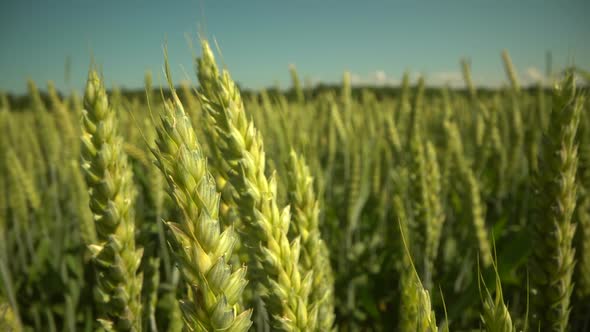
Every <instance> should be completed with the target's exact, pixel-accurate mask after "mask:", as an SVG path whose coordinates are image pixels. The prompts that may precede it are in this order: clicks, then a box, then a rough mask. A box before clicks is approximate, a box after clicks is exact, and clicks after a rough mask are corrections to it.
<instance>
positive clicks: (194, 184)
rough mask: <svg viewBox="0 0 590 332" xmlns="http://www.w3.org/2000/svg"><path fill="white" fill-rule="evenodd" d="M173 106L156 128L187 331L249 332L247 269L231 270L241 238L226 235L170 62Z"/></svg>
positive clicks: (166, 106) (167, 104)
mask: <svg viewBox="0 0 590 332" xmlns="http://www.w3.org/2000/svg"><path fill="white" fill-rule="evenodd" d="M166 77H167V80H168V83H169V86H170V90H171V92H172V100H169V101H166V102H165V103H164V112H163V113H162V114H161V115H160V117H161V123H160V125H158V128H157V139H156V146H157V148H156V149H153V153H154V155H155V157H156V160H157V163H156V164H157V166H158V168H159V169H160V171H161V172H162V173H163V175H164V176H165V178H166V180H167V182H168V193H169V194H170V196H171V197H172V199H173V200H174V202H175V203H176V207H177V208H178V209H179V210H180V212H181V213H180V214H179V219H178V220H174V221H172V222H168V223H167V225H168V227H169V229H170V232H171V234H172V236H173V239H174V242H175V243H176V244H177V245H175V246H173V250H174V251H173V253H174V256H175V258H176V261H177V264H178V266H179V268H180V270H181V273H182V276H183V278H184V280H185V282H186V284H187V286H188V287H189V289H190V296H189V297H188V298H185V299H183V300H182V302H181V303H182V309H183V316H184V320H185V326H186V328H188V329H189V330H191V331H236V332H238V331H247V330H248V329H249V328H250V325H251V324H252V322H251V320H250V317H251V315H252V311H251V310H242V309H241V308H240V305H239V302H240V301H241V298H242V292H243V290H244V288H245V287H246V284H247V281H246V278H245V276H246V266H242V267H240V268H238V269H233V268H232V266H231V265H229V260H230V258H231V257H232V251H233V248H234V245H235V244H236V242H237V241H238V235H237V233H236V232H235V231H234V229H233V227H228V228H226V229H225V230H222V229H221V224H220V222H219V197H220V196H219V193H217V191H216V185H215V181H214V179H213V177H212V176H211V174H210V173H209V171H208V169H207V161H206V159H205V157H204V156H203V154H202V152H201V146H200V144H199V141H198V140H197V137H196V134H195V132H194V130H193V128H192V125H191V122H190V119H189V117H188V116H187V114H186V113H185V111H184V108H183V106H182V104H181V102H180V100H179V98H178V96H177V94H176V91H175V90H174V86H173V85H172V80H171V77H170V70H169V67H168V61H167V59H166Z"/></svg>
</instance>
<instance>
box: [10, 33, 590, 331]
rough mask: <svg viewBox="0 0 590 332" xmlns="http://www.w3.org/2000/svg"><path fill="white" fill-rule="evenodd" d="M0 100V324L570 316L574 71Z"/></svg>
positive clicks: (589, 197)
mask: <svg viewBox="0 0 590 332" xmlns="http://www.w3.org/2000/svg"><path fill="white" fill-rule="evenodd" d="M502 59H503V61H504V64H505V70H506V73H507V75H506V76H507V79H506V82H507V84H506V85H504V86H503V87H501V88H497V89H485V90H483V89H479V88H478V87H477V86H474V84H473V83H472V79H471V73H470V71H471V69H470V65H469V64H468V63H467V62H465V61H464V62H462V70H463V75H464V80H465V85H466V89H451V88H445V87H443V88H439V87H429V86H428V81H427V80H425V79H423V78H420V79H418V80H417V81H411V80H410V78H409V75H407V74H406V75H405V76H404V79H403V82H402V84H401V86H400V87H399V89H394V90H392V91H390V92H388V93H384V92H383V91H381V90H376V89H372V88H370V87H355V86H352V84H351V77H350V74H347V73H345V74H344V75H343V79H342V82H341V85H340V86H339V87H333V88H326V89H323V90H318V89H315V90H312V89H309V88H306V87H304V86H303V85H302V84H301V83H300V81H299V78H298V74H297V71H296V70H295V68H294V67H292V68H291V77H292V81H293V84H292V88H291V89H290V90H262V91H254V92H253V91H249V92H247V93H245V92H244V93H242V92H241V91H240V89H239V88H238V86H237V85H236V83H235V82H234V80H233V79H232V77H231V75H230V73H229V72H228V71H227V70H226V69H225V68H224V67H222V66H219V65H218V62H217V61H216V59H215V55H214V52H213V51H212V48H211V47H210V45H209V43H208V42H207V41H206V40H201V51H200V52H199V55H198V56H197V57H196V58H195V68H196V72H195V75H196V78H197V79H198V85H197V86H190V85H188V84H186V83H185V84H180V85H176V84H175V80H174V79H175V78H173V77H171V74H170V66H174V65H175V64H173V63H169V61H168V58H167V54H166V52H164V55H163V61H162V62H163V64H164V66H163V67H164V71H163V73H162V74H159V73H158V75H157V77H158V78H160V80H159V81H160V82H164V83H162V84H161V85H163V86H157V85H155V84H154V83H153V81H155V80H154V79H153V78H152V74H151V73H147V74H146V76H145V92H144V93H141V94H128V93H125V92H124V91H121V90H118V89H112V90H107V87H106V86H105V83H104V82H105V81H107V82H108V78H105V77H102V74H101V72H100V71H99V70H97V67H96V66H91V68H90V70H89V74H88V79H87V84H86V88H85V91H84V95H83V96H80V95H78V94H76V93H71V94H67V95H63V94H60V93H59V92H58V91H57V90H56V89H55V87H54V85H53V83H51V82H49V83H47V86H46V89H42V90H43V91H40V89H39V88H38V87H37V85H36V83H35V82H33V81H29V82H28V89H29V92H28V96H27V98H26V100H25V102H22V101H21V102H16V101H15V99H14V98H9V97H8V96H7V95H5V94H3V95H2V96H1V98H0V280H1V282H0V330H2V331H431V332H434V331H490V332H500V331H501V332H504V331H506V332H508V331H589V330H590V114H589V113H588V112H589V111H590V107H589V106H590V102H589V101H588V99H587V98H586V94H587V93H586V88H585V82H586V83H587V82H588V81H584V77H583V76H581V75H583V74H584V73H574V71H573V70H566V71H564V72H563V73H561V74H558V75H557V74H556V75H554V76H553V77H552V78H551V79H552V80H551V82H539V84H537V85H536V86H534V87H523V86H521V84H520V82H519V77H518V76H517V74H516V73H517V70H516V69H515V68H514V66H513V64H512V62H511V60H510V56H509V55H508V53H507V52H503V53H502Z"/></svg>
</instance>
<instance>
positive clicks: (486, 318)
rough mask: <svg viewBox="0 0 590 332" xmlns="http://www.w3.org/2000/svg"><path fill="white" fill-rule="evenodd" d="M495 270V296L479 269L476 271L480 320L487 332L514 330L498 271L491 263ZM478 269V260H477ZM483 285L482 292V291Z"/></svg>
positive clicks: (495, 265) (495, 264)
mask: <svg viewBox="0 0 590 332" xmlns="http://www.w3.org/2000/svg"><path fill="white" fill-rule="evenodd" d="M492 265H493V267H494V272H495V296H494V297H492V294H491V292H490V290H489V289H488V287H487V286H486V285H485V282H484V278H483V275H482V274H481V271H478V275H479V276H478V278H479V279H478V287H479V293H480V298H481V301H482V304H483V312H482V313H481V321H482V322H483V324H484V326H485V331H487V332H516V328H515V327H514V324H513V323H512V317H511V316H510V312H509V311H508V307H507V306H506V304H505V303H504V295H503V294H502V282H501V280H500V275H499V273H498V267H497V263H496V262H493V263H492ZM478 270H479V261H478ZM482 285H483V291H484V292H483V293H482Z"/></svg>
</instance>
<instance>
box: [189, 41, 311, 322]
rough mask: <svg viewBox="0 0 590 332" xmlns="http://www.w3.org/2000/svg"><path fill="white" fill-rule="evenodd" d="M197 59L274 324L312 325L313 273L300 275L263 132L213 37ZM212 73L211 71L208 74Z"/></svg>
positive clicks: (256, 279)
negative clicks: (268, 168)
mask: <svg viewBox="0 0 590 332" xmlns="http://www.w3.org/2000/svg"><path fill="white" fill-rule="evenodd" d="M201 46H202V57H201V58H200V59H199V60H198V68H199V82H200V84H201V93H200V95H199V97H200V99H201V103H202V105H203V108H204V111H205V112H206V113H207V114H208V116H211V117H212V118H213V119H214V120H215V130H216V131H217V133H218V135H219V137H220V141H219V142H218V143H217V144H216V146H215V147H216V149H219V151H220V155H222V156H223V158H224V159H225V162H226V163H227V165H228V166H229V169H228V171H227V174H228V177H229V181H230V182H231V185H232V187H233V188H234V189H235V193H236V195H235V197H234V201H235V203H236V205H237V210H238V211H239V214H240V216H241V217H242V223H243V224H244V230H245V234H244V235H245V236H244V237H243V241H244V243H245V245H246V246H247V247H249V248H251V250H250V252H251V253H252V255H251V258H252V259H253V261H252V264H251V265H250V270H249V271H250V276H251V277H250V280H251V281H252V282H253V283H254V284H260V285H263V286H264V288H265V289H266V294H265V303H266V307H267V309H268V311H269V313H270V314H271V318H272V322H271V323H272V325H273V326H274V327H275V328H277V329H282V330H286V331H297V330H306V331H307V330H314V327H315V323H316V316H317V309H315V308H314V309H311V308H309V307H308V303H307V302H308V301H307V298H308V296H309V292H310V288H311V282H312V274H311V273H309V274H307V275H306V276H305V277H304V278H301V275H300V273H299V267H298V261H299V252H300V241H299V239H296V240H295V241H294V242H293V243H289V240H288V238H287V233H288V231H289V222H290V215H289V209H288V208H285V209H284V210H283V211H282V212H281V211H280V210H279V207H278V204H277V201H276V195H277V190H276V179H274V177H273V178H270V179H269V178H267V177H266V175H265V173H264V171H265V165H266V161H265V153H264V147H263V142H262V138H261V136H260V134H259V133H258V131H257V130H256V128H255V127H254V125H253V124H252V122H250V121H248V120H247V118H246V113H245V110H244V105H243V102H242V99H241V96H240V92H239V91H238V89H237V87H236V85H235V83H234V82H233V80H232V79H231V77H230V75H229V73H228V72H227V71H225V70H224V71H223V72H222V73H221V75H220V76H215V73H218V72H219V70H218V69H217V65H216V63H215V59H214V57H213V53H212V52H211V49H210V47H209V43H208V42H207V41H205V40H202V41H201ZM208 75H212V76H208Z"/></svg>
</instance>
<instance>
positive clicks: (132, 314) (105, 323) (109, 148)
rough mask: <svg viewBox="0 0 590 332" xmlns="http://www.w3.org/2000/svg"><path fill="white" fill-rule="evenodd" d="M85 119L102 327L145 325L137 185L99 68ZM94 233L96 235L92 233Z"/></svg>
mask: <svg viewBox="0 0 590 332" xmlns="http://www.w3.org/2000/svg"><path fill="white" fill-rule="evenodd" d="M83 113H84V116H83V118H82V147H81V155H82V168H83V170H84V175H85V179H86V184H87V186H88V190H89V194H90V209H91V210H92V213H93V216H94V221H95V229H96V236H97V242H93V243H88V248H89V249H90V251H91V253H92V256H93V263H94V264H93V265H94V268H95V283H94V285H93V287H94V290H93V294H94V301H95V302H96V305H97V322H98V325H99V326H100V328H102V329H105V330H117V331H139V330H141V302H140V299H139V297H140V293H141V284H142V278H141V276H140V275H137V269H138V267H139V262H140V260H141V255H142V252H141V250H137V249H136V248H135V238H134V237H135V212H134V201H135V195H136V192H135V186H134V184H133V174H132V171H131V167H130V165H129V164H128V161H127V156H126V155H125V153H124V152H123V144H122V138H121V137H120V136H119V135H118V132H117V129H116V124H117V118H116V115H115V112H114V111H113V110H112V109H111V108H110V106H109V103H108V99H107V95H106V92H105V88H104V85H103V83H102V80H101V79H100V77H99V75H98V73H97V72H96V71H94V70H92V69H91V70H90V72H89V74H88V81H87V84H86V92H85V95H84V112H83ZM89 238H92V237H89Z"/></svg>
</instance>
